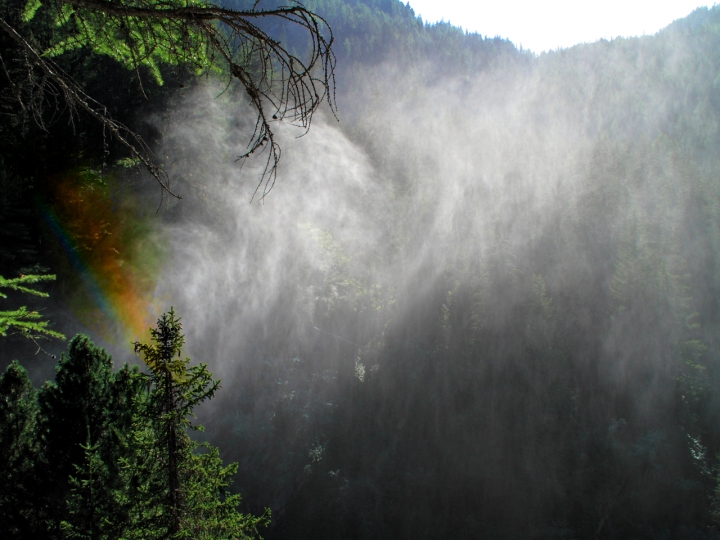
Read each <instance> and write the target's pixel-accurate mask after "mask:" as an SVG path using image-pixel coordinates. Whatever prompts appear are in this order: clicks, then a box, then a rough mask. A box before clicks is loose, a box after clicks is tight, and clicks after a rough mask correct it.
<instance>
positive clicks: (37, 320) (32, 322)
mask: <svg viewBox="0 0 720 540" xmlns="http://www.w3.org/2000/svg"><path fill="white" fill-rule="evenodd" d="M54 280H55V276H54V275H51V274H45V275H35V274H29V275H27V276H20V277H17V278H12V279H6V278H4V277H2V276H0V288H6V289H10V290H14V291H18V292H22V293H26V294H31V295H34V296H40V297H43V298H47V296H48V294H47V293H45V292H42V291H39V290H37V289H34V288H32V287H28V285H35V284H37V283H42V282H47V281H54ZM0 298H7V295H6V294H3V293H2V292H0ZM49 324H50V322H49V321H46V320H43V317H42V315H40V313H38V312H37V311H30V310H28V309H27V308H26V307H24V306H22V307H19V308H17V309H14V310H10V311H0V336H3V337H6V336H7V335H8V332H10V331H11V330H13V329H14V330H16V331H17V332H18V333H20V334H21V335H23V336H25V337H27V338H29V339H33V340H34V339H37V338H40V337H54V338H58V339H65V336H64V335H62V334H61V333H59V332H56V331H54V330H50V329H49V328H48V325H49Z"/></svg>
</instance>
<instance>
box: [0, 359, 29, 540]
mask: <svg viewBox="0 0 720 540" xmlns="http://www.w3.org/2000/svg"><path fill="white" fill-rule="evenodd" d="M36 394H37V393H36V391H35V389H34V388H33V386H32V383H31V382H30V378H29V377H28V374H27V372H26V371H25V369H24V368H23V367H22V366H20V364H18V363H17V362H16V361H14V362H12V363H11V364H10V365H9V366H8V368H7V370H6V371H5V373H3V374H2V375H0V463H2V464H3V466H2V468H3V474H2V477H1V478H0V523H2V524H3V528H4V531H5V532H4V534H6V535H7V537H8V538H28V537H29V536H28V535H29V532H30V529H31V527H29V523H28V522H29V521H30V519H31V518H32V515H33V512H32V503H31V493H30V491H31V489H32V485H33V481H32V479H33V473H34V465H35V458H36V454H37V440H36V439H35V438H34V432H35V422H36V419H37V413H38V406H37V399H36Z"/></svg>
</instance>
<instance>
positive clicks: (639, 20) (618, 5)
mask: <svg viewBox="0 0 720 540" xmlns="http://www.w3.org/2000/svg"><path fill="white" fill-rule="evenodd" d="M714 3H715V2H712V1H711V2H703V1H702V0H544V1H538V0H410V6H412V8H413V9H414V10H415V14H416V15H420V16H421V17H422V18H423V19H424V20H425V21H428V22H436V21H440V20H445V21H449V22H451V23H452V24H454V25H455V26H461V27H462V28H464V29H465V30H468V31H470V32H478V33H480V34H482V35H484V36H489V37H494V36H501V37H505V38H509V39H510V40H511V41H512V42H513V43H515V44H516V45H518V46H519V45H522V46H523V48H525V49H530V50H532V51H534V52H538V53H539V52H542V51H546V50H552V49H556V48H558V47H570V46H572V45H575V44H577V43H583V42H592V41H597V40H598V39H600V38H607V39H612V38H614V37H617V36H638V35H642V34H654V33H655V32H657V31H658V30H660V29H661V28H664V27H665V26H667V25H668V24H670V23H671V22H672V21H674V20H675V19H679V18H682V17H685V16H686V15H688V14H689V13H690V12H691V11H693V10H694V9H695V8H697V7H700V6H712V5H713V4H714Z"/></svg>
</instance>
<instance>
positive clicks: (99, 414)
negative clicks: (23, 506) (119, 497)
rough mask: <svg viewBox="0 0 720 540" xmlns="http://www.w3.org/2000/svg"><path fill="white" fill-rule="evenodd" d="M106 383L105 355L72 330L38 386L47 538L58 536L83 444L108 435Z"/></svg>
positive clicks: (82, 460) (82, 462)
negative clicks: (48, 377) (52, 370)
mask: <svg viewBox="0 0 720 540" xmlns="http://www.w3.org/2000/svg"><path fill="white" fill-rule="evenodd" d="M111 384H112V359H111V358H110V356H109V355H108V354H107V353H106V352H105V351H104V350H102V349H98V348H97V347H95V346H94V344H93V343H92V341H91V340H90V338H88V337H87V336H83V335H78V336H76V337H75V338H73V340H72V341H71V342H70V346H69V348H68V355H67V356H65V355H63V356H62V358H61V359H60V362H59V364H58V368H57V375H56V377H55V381H54V382H52V383H46V384H45V386H43V388H42V389H41V390H40V392H39V395H38V402H39V406H40V418H39V421H38V430H37V433H36V437H37V439H38V442H39V444H40V445H41V458H40V462H39V464H38V466H39V471H38V472H39V474H38V476H37V482H38V489H39V493H40V494H41V498H42V502H41V506H40V510H41V512H42V515H41V519H42V520H43V521H44V522H45V524H46V526H47V530H48V533H47V535H48V537H49V538H60V537H61V536H62V532H61V522H62V521H63V520H64V518H65V516H66V510H67V508H66V503H65V501H66V500H67V499H68V496H69V495H70V492H71V490H72V488H73V487H74V485H76V484H77V482H82V480H81V479H78V480H73V479H72V478H73V477H77V476H78V470H79V469H78V468H80V470H84V469H83V467H85V466H86V464H87V461H88V459H89V456H88V452H89V449H90V448H95V447H96V445H97V444H99V443H101V442H103V441H104V440H105V438H107V436H108V431H109V426H108V409H109V405H110V395H111V393H110V392H111ZM80 476H82V475H80ZM108 487H109V486H108ZM107 496H109V495H106V497H107Z"/></svg>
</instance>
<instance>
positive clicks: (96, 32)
mask: <svg viewBox="0 0 720 540" xmlns="http://www.w3.org/2000/svg"><path fill="white" fill-rule="evenodd" d="M42 5H43V4H42V2H40V1H39V0H37V1H36V0H30V1H29V2H28V3H27V5H26V7H25V11H24V12H23V16H22V18H23V21H25V22H30V21H31V20H32V19H33V18H34V17H35V14H36V13H37V11H38V10H39V9H40V7H41V6H42ZM45 5H46V9H48V10H50V11H51V17H52V18H53V20H54V25H55V26H56V27H57V29H58V30H59V34H60V35H63V36H64V37H63V38H62V39H61V40H60V41H59V42H57V43H55V44H53V45H52V46H51V47H50V48H48V49H47V50H46V51H45V52H44V55H45V56H46V57H49V58H52V57H56V56H59V55H62V54H65V53H68V52H71V51H74V50H78V49H81V48H84V47H87V48H89V49H90V50H92V51H93V52H94V53H96V54H99V55H105V56H109V57H110V58H112V59H113V60H115V61H117V62H119V63H120V64H122V65H123V66H125V67H126V68H128V69H131V70H133V71H135V70H137V69H138V68H139V67H140V66H143V67H146V68H148V70H149V71H150V73H151V74H152V76H153V77H154V79H155V81H156V82H157V84H160V85H162V84H163V77H162V74H161V71H160V65H162V64H169V65H179V64H185V65H188V66H193V67H194V68H195V69H196V70H198V71H203V70H207V69H209V68H211V67H212V65H213V62H212V59H211V57H210V56H209V54H208V52H209V51H208V43H207V38H206V37H205V36H203V34H202V33H201V32H199V31H198V27H197V26H196V25H192V24H187V23H186V22H183V21H179V20H176V19H172V18H168V19H164V18H161V17H147V16H132V15H131V14H130V13H131V12H132V10H134V9H137V10H140V11H141V10H151V11H155V12H156V13H158V12H159V11H160V10H158V4H157V2H155V1H145V0H138V1H134V2H131V3H126V4H123V9H125V10H127V11H128V14H127V15H125V14H123V13H122V9H121V10H119V12H115V13H114V12H112V11H111V10H109V12H103V11H102V10H100V9H98V7H102V5H101V4H98V5H96V6H92V4H88V5H84V4H82V3H78V4H76V5H73V4H72V3H64V2H59V3H49V4H45ZM204 5H205V4H204V3H202V2H197V1H194V0H193V1H192V2H186V1H172V2H163V4H162V9H173V8H186V7H191V6H197V7H201V6H204ZM89 6H92V7H89Z"/></svg>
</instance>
